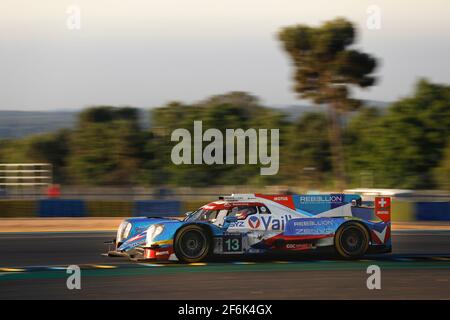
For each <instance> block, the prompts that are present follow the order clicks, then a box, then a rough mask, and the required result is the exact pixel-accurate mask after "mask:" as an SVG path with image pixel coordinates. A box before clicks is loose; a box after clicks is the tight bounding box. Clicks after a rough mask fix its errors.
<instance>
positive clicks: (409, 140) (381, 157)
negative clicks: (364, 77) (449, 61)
mask: <svg viewBox="0 0 450 320" xmlns="http://www.w3.org/2000/svg"><path fill="white" fill-rule="evenodd" d="M379 126H380V128H379V129H378V130H379V132H380V134H377V135H376V136H375V137H374V140H375V143H376V145H375V148H374V149H373V150H372V151H371V153H372V157H373V159H374V162H375V163H374V164H375V168H376V172H377V175H378V180H379V185H382V186H386V187H395V188H398V187H403V188H430V187H433V186H434V179H433V174H432V169H433V168H434V167H435V166H437V164H438V163H439V162H440V161H441V159H442V157H443V150H444V148H445V146H446V145H447V143H448V141H449V136H450V86H445V85H438V84H432V83H429V82H428V81H426V80H420V81H419V82H418V83H417V85H416V90H415V93H414V95H413V96H412V97H408V98H405V99H402V100H400V101H397V102H395V103H394V104H393V105H392V106H391V107H390V108H389V110H388V112H387V114H386V115H385V116H384V117H382V119H381V120H380V123H379Z"/></svg>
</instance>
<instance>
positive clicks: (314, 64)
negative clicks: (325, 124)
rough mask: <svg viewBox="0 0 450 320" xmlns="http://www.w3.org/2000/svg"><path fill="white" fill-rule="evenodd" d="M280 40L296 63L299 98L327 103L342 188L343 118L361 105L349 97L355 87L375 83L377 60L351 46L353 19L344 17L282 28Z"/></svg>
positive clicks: (296, 88)
mask: <svg viewBox="0 0 450 320" xmlns="http://www.w3.org/2000/svg"><path fill="white" fill-rule="evenodd" d="M279 40H280V41H281V42H282V44H283V46H284V49H285V50H286V52H287V53H288V55H289V56H290V57H291V59H292V62H293V64H294V67H295V76H294V79H295V86H294V90H295V92H297V93H298V95H299V98H301V99H311V100H313V101H314V103H317V104H328V113H329V121H330V126H329V139H330V145H331V150H332V155H333V157H332V160H333V171H334V174H335V176H336V179H337V182H338V187H339V188H343V187H344V186H345V182H346V175H345V165H344V156H343V148H342V141H341V120H340V117H341V114H342V113H343V112H347V111H349V110H354V109H355V108H356V107H357V106H358V105H359V103H358V101H357V100H355V99H352V98H350V90H351V87H352V86H357V87H362V88H365V87H369V86H371V85H373V84H374V83H375V78H374V77H373V76H372V72H373V71H374V69H375V67H376V61H375V59H374V58H372V57H371V56H370V55H368V54H366V53H362V52H360V51H357V50H355V49H350V48H349V46H351V45H352V44H353V43H354V41H355V30H354V27H353V25H352V23H351V22H349V21H347V20H345V19H342V18H338V19H335V20H332V21H328V22H325V23H324V24H323V25H321V26H320V27H317V28H313V27H309V26H306V25H296V26H290V27H286V28H283V29H282V30H281V31H280V32H279Z"/></svg>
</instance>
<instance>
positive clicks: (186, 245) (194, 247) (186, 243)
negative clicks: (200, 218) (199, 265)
mask: <svg viewBox="0 0 450 320" xmlns="http://www.w3.org/2000/svg"><path fill="white" fill-rule="evenodd" d="M211 248H212V246H211V237H210V236H209V234H208V233H207V232H206V231H205V230H204V229H203V228H202V227H200V226H198V225H188V226H186V227H184V228H182V229H181V230H180V231H179V232H178V233H177V235H176V236H175V243H174V250H175V254H176V256H177V258H178V260H180V261H181V262H185V263H193V262H200V261H202V260H204V259H205V258H206V257H208V256H209V254H210V251H211Z"/></svg>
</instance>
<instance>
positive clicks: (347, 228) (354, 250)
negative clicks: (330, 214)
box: [334, 222, 370, 259]
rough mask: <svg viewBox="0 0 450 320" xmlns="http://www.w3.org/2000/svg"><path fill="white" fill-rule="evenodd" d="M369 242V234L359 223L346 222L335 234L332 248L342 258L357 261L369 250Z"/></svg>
mask: <svg viewBox="0 0 450 320" xmlns="http://www.w3.org/2000/svg"><path fill="white" fill-rule="evenodd" d="M369 241H370V235H369V232H368V231H367V229H366V228H365V227H364V226H363V225H362V224H361V223H358V222H347V223H345V224H344V225H342V226H341V227H340V228H339V229H338V231H337V232H336V235H335V237H334V247H335V249H336V251H337V253H338V254H339V256H341V257H342V258H345V259H358V258H361V257H362V256H364V254H365V253H366V252H367V250H368V249H369Z"/></svg>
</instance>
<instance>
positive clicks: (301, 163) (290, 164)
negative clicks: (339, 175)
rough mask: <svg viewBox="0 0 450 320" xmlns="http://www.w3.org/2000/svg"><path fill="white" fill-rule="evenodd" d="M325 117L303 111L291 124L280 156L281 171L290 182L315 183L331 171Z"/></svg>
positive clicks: (311, 185)
mask: <svg viewBox="0 0 450 320" xmlns="http://www.w3.org/2000/svg"><path fill="white" fill-rule="evenodd" d="M326 125H327V118H326V116H325V115H324V114H322V113H316V112H311V113H305V114H303V116H302V117H300V118H298V119H297V121H295V123H294V124H293V125H292V126H291V128H290V130H289V133H288V137H287V140H288V141H287V143H286V148H285V150H284V157H283V161H282V163H283V170H282V174H283V175H284V177H285V179H286V180H285V181H287V182H288V183H289V184H290V185H301V186H305V187H318V186H319V185H323V184H324V183H325V180H326V176H327V175H328V173H329V172H331V155H330V144H329V140H328V136H327V133H326V131H324V130H323V128H324V127H326Z"/></svg>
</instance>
